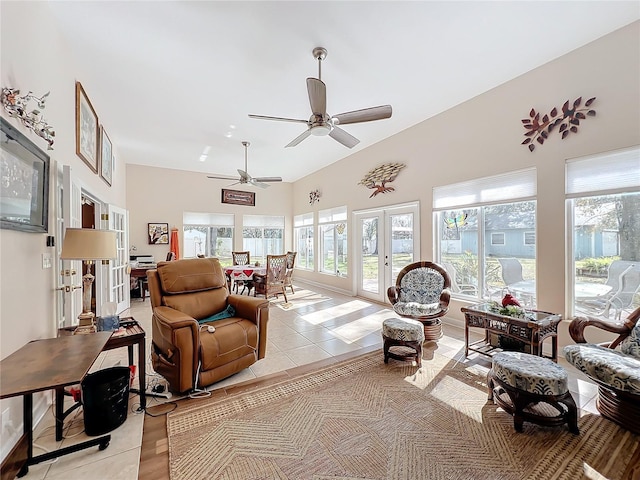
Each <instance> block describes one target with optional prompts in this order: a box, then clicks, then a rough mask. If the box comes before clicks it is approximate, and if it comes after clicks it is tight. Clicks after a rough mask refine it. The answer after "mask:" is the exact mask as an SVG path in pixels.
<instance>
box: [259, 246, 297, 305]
mask: <svg viewBox="0 0 640 480" xmlns="http://www.w3.org/2000/svg"><path fill="white" fill-rule="evenodd" d="M286 275H287V255H267V271H266V273H265V274H264V275H261V274H259V273H254V274H253V285H254V290H253V296H254V297H255V296H256V294H261V295H264V296H265V298H269V297H271V296H273V295H275V296H276V298H277V297H278V295H280V294H282V295H284V301H285V302H288V301H289V300H288V299H287V291H286V290H285V288H284V287H285V284H284V282H285V277H286Z"/></svg>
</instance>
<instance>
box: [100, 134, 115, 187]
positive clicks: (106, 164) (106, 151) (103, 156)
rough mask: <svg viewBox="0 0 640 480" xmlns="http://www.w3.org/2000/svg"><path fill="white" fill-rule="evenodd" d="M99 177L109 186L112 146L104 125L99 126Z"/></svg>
mask: <svg viewBox="0 0 640 480" xmlns="http://www.w3.org/2000/svg"><path fill="white" fill-rule="evenodd" d="M100 176H101V177H102V179H103V180H104V181H105V182H107V184H108V185H109V186H111V182H112V178H113V145H112V144H111V139H110V138H109V135H107V132H106V131H105V129H104V125H101V126H100Z"/></svg>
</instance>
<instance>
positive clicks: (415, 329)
mask: <svg viewBox="0 0 640 480" xmlns="http://www.w3.org/2000/svg"><path fill="white" fill-rule="evenodd" d="M382 340H383V341H384V363H387V362H388V361H389V357H391V358H395V359H396V360H410V359H411V360H412V359H415V361H416V363H417V364H418V366H419V367H421V366H422V344H423V342H424V327H423V326H422V323H420V322H418V321H416V320H411V319H408V318H387V319H386V320H384V321H383V322H382ZM396 346H402V347H409V348H411V349H413V350H415V353H414V352H410V353H404V354H401V353H394V352H390V351H389V349H390V348H391V347H396Z"/></svg>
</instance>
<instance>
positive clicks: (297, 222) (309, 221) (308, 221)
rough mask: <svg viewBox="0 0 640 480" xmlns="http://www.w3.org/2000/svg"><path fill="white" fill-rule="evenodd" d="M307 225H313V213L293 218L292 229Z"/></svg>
mask: <svg viewBox="0 0 640 480" xmlns="http://www.w3.org/2000/svg"><path fill="white" fill-rule="evenodd" d="M307 225H313V212H309V213H303V214H302V215H296V216H295V217H293V226H294V227H305V226H307Z"/></svg>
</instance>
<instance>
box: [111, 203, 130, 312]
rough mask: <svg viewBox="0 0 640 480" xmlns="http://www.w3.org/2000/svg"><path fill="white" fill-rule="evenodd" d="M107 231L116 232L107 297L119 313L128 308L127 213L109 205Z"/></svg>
mask: <svg viewBox="0 0 640 480" xmlns="http://www.w3.org/2000/svg"><path fill="white" fill-rule="evenodd" d="M107 213H108V215H109V227H108V228H109V230H113V231H115V232H116V248H117V252H118V253H117V257H116V259H115V260H113V261H111V262H109V265H110V268H109V282H108V285H109V289H110V291H109V296H110V301H112V302H115V303H116V313H121V312H122V311H124V310H126V309H127V308H129V306H130V302H131V298H130V296H131V291H130V290H129V288H130V285H129V212H127V210H125V209H123V208H120V207H116V206H115V205H109V206H108V208H107Z"/></svg>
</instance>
